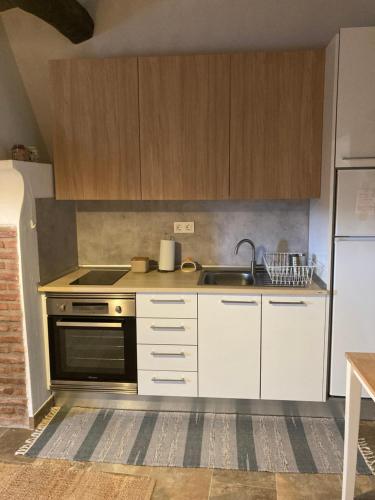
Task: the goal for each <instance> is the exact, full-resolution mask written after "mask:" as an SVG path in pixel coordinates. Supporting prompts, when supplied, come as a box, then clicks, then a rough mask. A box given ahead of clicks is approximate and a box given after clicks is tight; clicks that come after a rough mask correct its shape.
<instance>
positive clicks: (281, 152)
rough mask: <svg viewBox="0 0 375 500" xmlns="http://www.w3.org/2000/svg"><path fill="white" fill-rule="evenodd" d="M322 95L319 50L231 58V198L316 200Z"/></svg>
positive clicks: (242, 55)
mask: <svg viewBox="0 0 375 500" xmlns="http://www.w3.org/2000/svg"><path fill="white" fill-rule="evenodd" d="M323 90H324V51H323V50H305V51H288V52H252V53H247V54H236V55H233V56H232V58H231V122H230V197H231V198H232V199H246V198H254V199H266V198H268V199H293V198H296V199H298V198H315V197H319V195H320V170H321V149H322V147H321V146H322V121H323Z"/></svg>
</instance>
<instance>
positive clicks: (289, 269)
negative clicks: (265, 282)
mask: <svg viewBox="0 0 375 500" xmlns="http://www.w3.org/2000/svg"><path fill="white" fill-rule="evenodd" d="M295 256H296V254H295V253H290V252H289V253H280V252H273V253H266V254H265V255H264V256H263V261H264V265H265V267H266V270H267V273H268V275H269V277H270V280H271V282H272V284H273V285H277V286H295V287H305V286H308V285H311V281H312V278H313V274H314V271H315V269H316V265H315V264H314V263H313V262H312V261H308V260H307V258H306V256H304V260H305V263H304V264H303V265H301V264H300V263H297V264H295V263H293V264H292V265H291V263H290V262H291V260H292V261H293V258H294V259H295ZM295 260H296V259H295ZM297 262H298V259H297Z"/></svg>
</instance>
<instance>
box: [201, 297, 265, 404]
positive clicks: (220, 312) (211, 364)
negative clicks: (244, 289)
mask: <svg viewBox="0 0 375 500" xmlns="http://www.w3.org/2000/svg"><path fill="white" fill-rule="evenodd" d="M260 327H261V296H260V295H217V294H207V295H205V294H201V295H198V373H199V377H198V379H199V382H198V395H199V396H200V397H217V398H246V399H257V398H259V396H260Z"/></svg>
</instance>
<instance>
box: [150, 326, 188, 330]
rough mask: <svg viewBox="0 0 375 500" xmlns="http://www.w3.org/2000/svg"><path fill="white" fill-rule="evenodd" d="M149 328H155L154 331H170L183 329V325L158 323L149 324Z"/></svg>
mask: <svg viewBox="0 0 375 500" xmlns="http://www.w3.org/2000/svg"><path fill="white" fill-rule="evenodd" d="M150 328H151V330H156V331H159V330H168V331H169V330H170V331H174V330H176V331H182V330H185V327H184V326H183V325H180V326H158V325H151V326H150Z"/></svg>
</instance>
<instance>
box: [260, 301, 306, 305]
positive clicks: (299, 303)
mask: <svg viewBox="0 0 375 500" xmlns="http://www.w3.org/2000/svg"><path fill="white" fill-rule="evenodd" d="M268 303H269V304H271V305H272V306H306V305H307V304H306V302H304V301H303V300H298V301H295V302H292V301H290V302H289V301H286V300H280V301H278V300H269V301H268Z"/></svg>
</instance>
